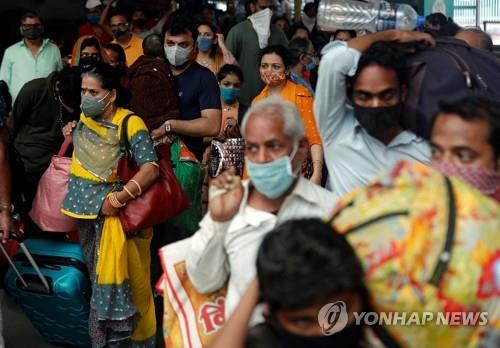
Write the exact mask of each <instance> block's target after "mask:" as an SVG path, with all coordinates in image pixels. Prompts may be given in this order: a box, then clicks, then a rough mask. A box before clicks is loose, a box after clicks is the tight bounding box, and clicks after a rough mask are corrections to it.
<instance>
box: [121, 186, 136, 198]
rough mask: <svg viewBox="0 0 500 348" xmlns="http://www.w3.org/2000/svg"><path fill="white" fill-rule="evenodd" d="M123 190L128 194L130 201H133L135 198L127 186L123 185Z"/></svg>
mask: <svg viewBox="0 0 500 348" xmlns="http://www.w3.org/2000/svg"><path fill="white" fill-rule="evenodd" d="M123 189H124V190H125V192H127V193H128V195H129V196H130V197H132V199H135V196H134V195H133V194H132V192H130V190H129V189H128V188H127V186H125V185H123Z"/></svg>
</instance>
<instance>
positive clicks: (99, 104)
mask: <svg viewBox="0 0 500 348" xmlns="http://www.w3.org/2000/svg"><path fill="white" fill-rule="evenodd" d="M109 93H111V92H108V93H106V95H105V96H104V97H102V98H101V99H98V98H96V97H93V96H91V95H83V94H82V103H81V104H80V109H82V112H83V114H84V115H85V116H87V117H90V118H94V119H95V118H98V117H100V116H102V114H103V113H104V110H106V108H107V107H108V105H109V103H110V102H108V103H105V102H104V99H106V97H107V96H108V95H109Z"/></svg>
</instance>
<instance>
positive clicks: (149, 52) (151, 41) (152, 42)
mask: <svg viewBox="0 0 500 348" xmlns="http://www.w3.org/2000/svg"><path fill="white" fill-rule="evenodd" d="M142 50H143V52H144V54H145V55H146V56H150V57H155V58H161V57H164V53H163V38H162V37H161V36H160V35H157V34H151V35H148V36H146V38H145V39H144V41H142Z"/></svg>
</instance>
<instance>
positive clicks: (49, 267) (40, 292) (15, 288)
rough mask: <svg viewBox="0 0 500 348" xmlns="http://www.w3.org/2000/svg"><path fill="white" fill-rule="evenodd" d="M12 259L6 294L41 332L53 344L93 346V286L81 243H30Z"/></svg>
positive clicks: (35, 240)
mask: <svg viewBox="0 0 500 348" xmlns="http://www.w3.org/2000/svg"><path fill="white" fill-rule="evenodd" d="M28 250H29V251H28ZM12 261H13V262H10V263H11V266H10V267H9V270H8V271H7V274H6V276H5V290H6V291H7V293H8V294H9V295H10V296H11V297H12V298H13V299H14V301H15V302H16V303H17V304H18V305H19V306H20V307H21V308H22V310H23V311H24V313H25V314H26V315H27V316H28V317H29V319H30V321H31V323H32V324H33V326H35V328H36V329H37V330H38V331H39V332H40V334H41V335H42V336H44V337H45V338H46V339H47V341H49V342H52V343H56V344H64V345H71V346H78V347H90V346H91V343H90V337H89V334H88V317H89V303H90V294H91V286H90V280H89V277H88V272H87V268H86V266H85V261H84V256H83V253H82V249H81V247H80V245H79V244H75V243H68V242H62V241H53V240H43V239H28V240H26V241H25V242H24V243H20V249H19V251H18V252H17V254H16V255H15V256H14V259H13V260H12Z"/></svg>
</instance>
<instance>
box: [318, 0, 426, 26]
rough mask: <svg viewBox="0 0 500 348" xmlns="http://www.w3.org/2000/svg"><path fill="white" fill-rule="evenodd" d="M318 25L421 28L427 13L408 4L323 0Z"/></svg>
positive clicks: (320, 4) (319, 10) (320, 5)
mask: <svg viewBox="0 0 500 348" xmlns="http://www.w3.org/2000/svg"><path fill="white" fill-rule="evenodd" d="M317 23H318V27H319V28H320V29H321V30H325V31H335V30H337V29H344V30H363V29H364V30H368V31H370V32H375V31H382V30H388V29H401V30H413V29H415V28H422V27H423V26H424V24H425V17H423V16H419V15H418V14H417V12H415V10H414V9H413V7H411V6H410V5H407V4H389V3H387V2H361V1H353V0H321V1H320V3H319V8H318V16H317Z"/></svg>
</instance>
